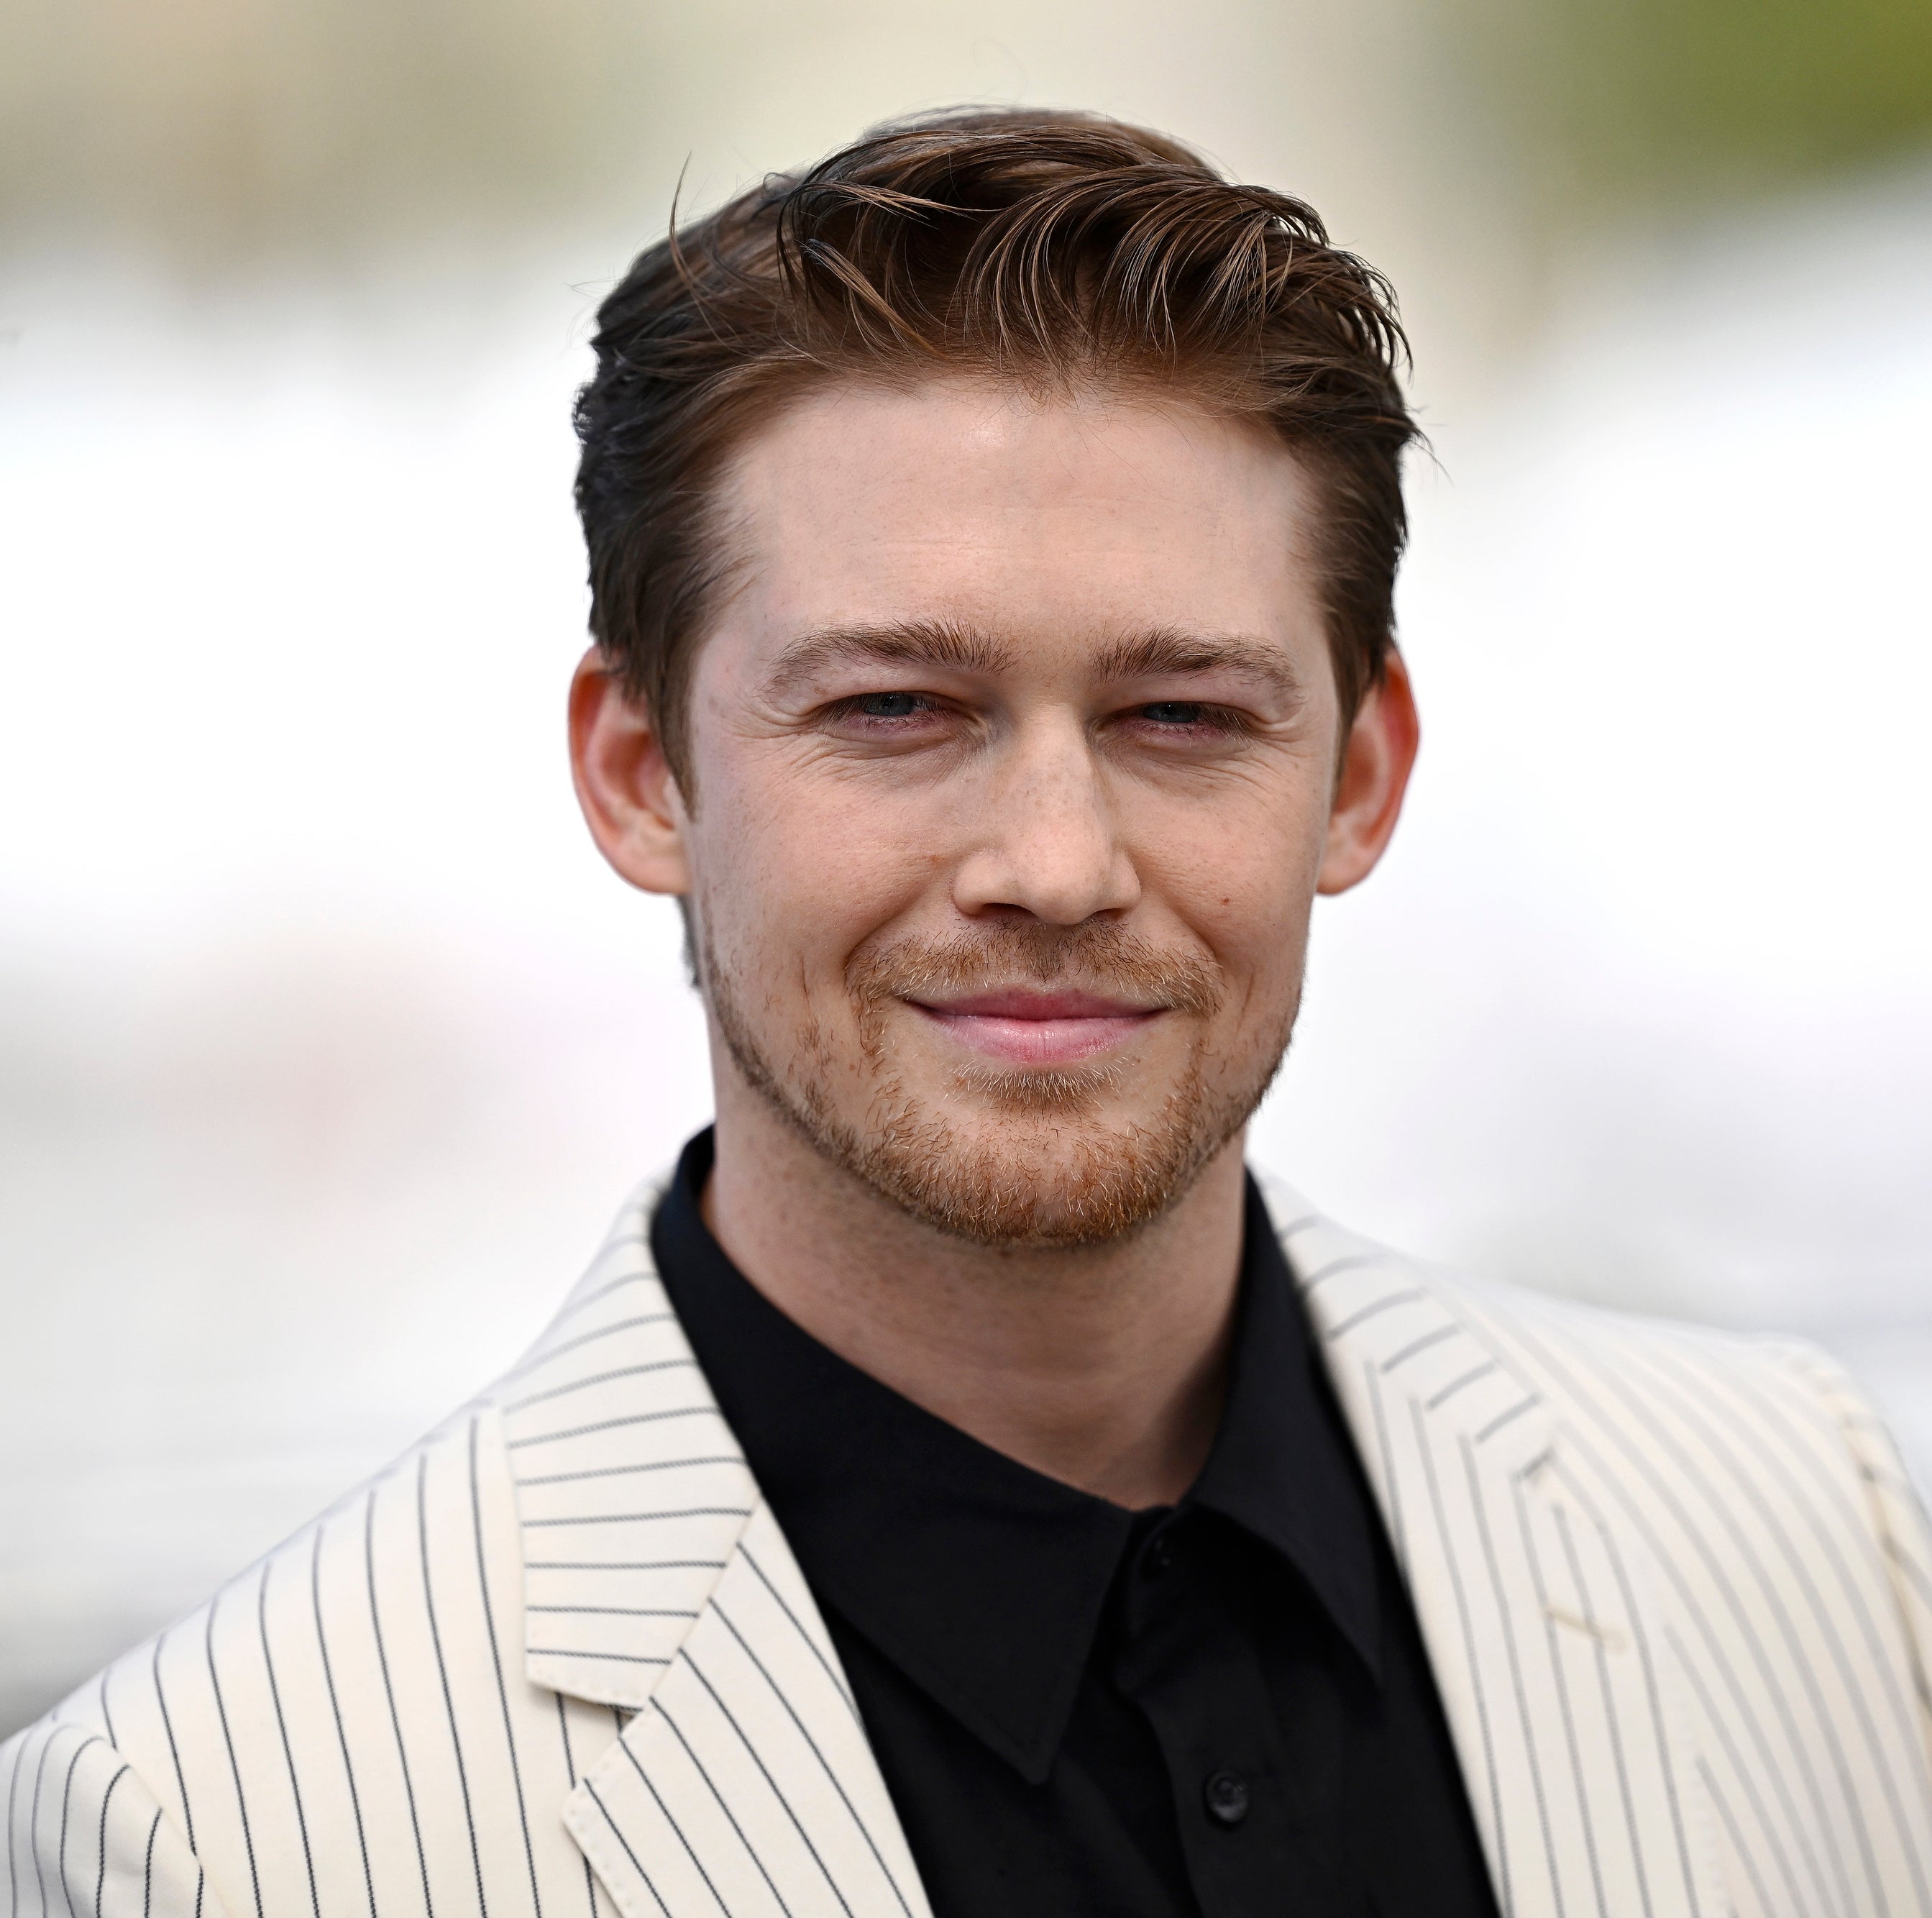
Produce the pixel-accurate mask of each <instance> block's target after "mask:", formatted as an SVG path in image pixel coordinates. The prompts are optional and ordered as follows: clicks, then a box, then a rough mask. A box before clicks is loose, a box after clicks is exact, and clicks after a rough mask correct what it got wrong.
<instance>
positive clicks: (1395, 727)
mask: <svg viewBox="0 0 1932 1918" xmlns="http://www.w3.org/2000/svg"><path fill="white" fill-rule="evenodd" d="M1421 738H1422V726H1421V721H1420V720H1419V719H1418V718H1417V716H1416V711H1415V692H1414V689H1412V687H1411V686H1410V685H1409V668H1407V667H1406V666H1405V665H1403V662H1402V658H1401V656H1400V654H1398V653H1391V654H1390V656H1389V660H1388V669H1387V671H1385V674H1384V675H1383V678H1382V684H1381V685H1380V686H1376V688H1375V689H1373V691H1372V692H1370V695H1369V696H1368V698H1367V699H1365V700H1364V701H1363V702H1362V709H1361V711H1360V712H1359V713H1357V714H1356V715H1355V725H1353V727H1352V728H1350V730H1349V743H1348V746H1347V749H1346V751H1345V752H1343V755H1342V770H1341V774H1340V777H1339V778H1338V779H1337V780H1336V782H1335V800H1334V806H1332V807H1331V809H1330V812H1329V815H1328V845H1327V848H1326V849H1325V851H1324V852H1323V854H1322V870H1321V872H1320V875H1319V877H1318V878H1317V879H1316V890H1317V891H1318V892H1323V893H1346V891H1347V890H1349V887H1351V886H1355V885H1358V884H1361V881H1363V880H1364V879H1366V878H1367V877H1368V876H1369V875H1370V873H1371V872H1373V871H1374V870H1375V868H1376V862H1377V861H1378V860H1379V859H1380V858H1381V857H1382V851H1383V849H1384V848H1385V847H1386V846H1387V845H1388V842H1389V840H1390V838H1391V836H1392V835H1393V834H1394V831H1395V822H1396V821H1397V818H1399V817H1400V815H1401V812H1402V800H1403V794H1404V793H1406V791H1408V790H1409V773H1410V772H1411V770H1412V769H1413V767H1415V751H1416V748H1417V746H1418V745H1420V744H1421Z"/></svg>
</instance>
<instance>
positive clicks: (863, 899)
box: [691, 759, 944, 991]
mask: <svg viewBox="0 0 1932 1918" xmlns="http://www.w3.org/2000/svg"><path fill="white" fill-rule="evenodd" d="M733 772H734V773H736V777H732V778H720V779H715V780H712V781H709V782H707V783H706V784H705V785H703V787H702V788H701V790H702V791H703V794H704V803H703V807H702V809H701V810H700V815H699V817H698V818H697V821H695V822H694V827H693V831H692V835H691V839H692V845H693V851H694V866H695V869H696V873H697V891H698V894H699V896H700V899H701V900H702V901H703V910H704V911H705V914H706V923H707V926H709V928H710V929H711V930H712V937H713V938H715V940H716V941H718V944H719V946H720V948H721V950H724V949H726V948H728V949H729V950H730V953H731V954H732V956H733V961H734V963H735V964H736V965H737V966H738V967H739V968H740V969H741V970H743V969H746V968H754V969H755V970H756V971H757V972H758V973H760V974H762V975H763V977H766V978H767V979H768V980H771V981H772V983H773V984H774V985H775V986H778V989H780V990H781V991H791V990H796V988H797V986H798V985H799V982H800V981H801V980H802V981H803V982H804V983H805V987H806V989H808V990H810V989H813V988H814V987H815V986H817V984H818V983H820V981H821V980H823V979H824V978H825V977H827V976H837V977H842V976H843V972H844V965H845V963H846V961H847V959H849V958H850V956H851V954H852V953H853V951H854V950H856V948H857V947H859V946H860V945H862V944H863V943H864V942H865V941H866V940H867V939H868V938H871V937H873V936H874V935H876V934H877V933H878V932H880V930H881V929H883V928H885V927H886V926H889V925H890V924H891V923H892V921H893V920H895V918H897V917H900V916H901V914H905V913H907V911H909V910H910V909H911V908H913V906H915V905H916V904H917V903H918V902H919V901H920V899H922V897H923V896H924V895H925V893H926V891H927V890H929V888H930V887H931V886H932V884H934V883H935V875H936V874H937V873H938V872H939V870H940V869H941V866H942V865H943V863H944V862H943V859H942V858H941V857H939V856H938V855H937V854H935V853H934V852H932V851H930V850H929V849H927V848H923V847H922V845H921V844H920V843H919V834H918V832H917V830H916V821H915V820H912V819H909V818H907V817H906V816H905V815H904V812H895V814H894V815H893V816H892V817H891V818H889V819H881V818H877V817H875V816H874V809H872V808H871V807H870V806H867V805H866V804H865V803H864V802H863V798H862V795H859V794H855V793H854V792H853V791H852V790H851V789H850V788H849V787H847V786H844V785H842V784H841V782H837V781H827V780H825V779H822V778H812V777H809V776H805V777H800V778H798V779H787V778H786V777H785V776H784V769H783V768H782V767H778V766H770V767H761V766H760V765H759V764H757V761H756V760H755V759H754V760H753V761H752V762H751V764H748V765H745V766H743V767H736V768H733Z"/></svg>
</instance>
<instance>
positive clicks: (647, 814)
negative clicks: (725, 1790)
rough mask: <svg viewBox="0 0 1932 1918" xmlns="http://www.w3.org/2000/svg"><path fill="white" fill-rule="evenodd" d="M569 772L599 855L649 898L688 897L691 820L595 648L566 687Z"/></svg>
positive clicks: (647, 719)
mask: <svg viewBox="0 0 1932 1918" xmlns="http://www.w3.org/2000/svg"><path fill="white" fill-rule="evenodd" d="M570 767H571V778H572V779H573V781H574V784H575V785H576V788H577V804H578V805H579V806H581V807H582V808H583V818H584V822H585V824H587V825H588V826H589V828H590V836H591V837H592V839H594V840H595V841H596V842H597V849H598V851H600V852H601V853H602V854H603V855H604V857H605V858H606V859H607V860H609V861H610V865H611V866H612V867H613V869H615V871H616V872H617V874H618V875H619V877H620V878H625V879H628V881H630V883H631V884H632V885H634V886H635V887H638V888H639V889H640V890H642V891H644V892H646V893H687V892H688V891H689V890H691V869H690V863H689V860H688V857H687V851H686V847H685V830H686V827H687V824H688V813H687V812H686V810H685V806H684V803H683V800H682V796H681V795H680V794H679V791H678V786H677V781H676V777H675V776H674V775H673V773H672V772H671V770H670V763H669V761H667V759H666V758H665V757H664V745H663V741H662V740H661V737H659V734H658V729H657V727H656V725H655V724H654V722H653V721H652V717H651V716H650V714H649V713H647V712H646V710H644V709H643V707H642V706H640V704H638V703H637V701H635V700H634V699H633V698H631V696H630V695H629V694H628V692H626V691H625V688H624V686H623V684H622V681H621V680H619V677H617V674H616V673H615V671H613V670H612V668H611V667H610V664H609V662H607V660H606V659H604V656H603V654H602V653H601V652H599V651H598V649H597V648H596V647H594V646H593V647H592V648H591V649H590V650H589V652H587V653H585V654H584V656H583V658H582V659H580V660H579V661H578V662H577V671H576V674H575V676H574V677H573V678H572V680H571V683H570Z"/></svg>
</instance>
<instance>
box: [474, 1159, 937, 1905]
mask: <svg viewBox="0 0 1932 1918" xmlns="http://www.w3.org/2000/svg"><path fill="white" fill-rule="evenodd" d="M657 1198H658V1188H657V1187H651V1188H649V1189H647V1190H644V1191H643V1192H640V1193H639V1194H638V1195H637V1196H636V1197H635V1198H634V1199H633V1200H632V1201H631V1203H630V1204H629V1205H627V1206H626V1207H625V1210H624V1211H623V1212H622V1214H620V1215H619V1219H618V1221H617V1223H616V1226H615V1228H614V1229H613V1231H612V1233H611V1235H610V1238H609V1240H608V1241H607V1242H606V1243H605V1244H604V1248H603V1250H601V1252H600V1253H599V1254H598V1257H597V1259H596V1260H595V1262H594V1263H593V1264H592V1266H591V1268H590V1270H589V1272H588V1273H586V1274H585V1276H584V1277H583V1280H582V1281H581V1282H580V1284H579V1285H578V1286H577V1289H576V1290H575V1291H574V1292H573V1293H572V1294H571V1297H570V1298H569V1300H568V1301H567V1302H566V1304H565V1307H564V1308H563V1310H562V1312H561V1313H559V1315H558V1316H557V1318H556V1319H555V1320H554V1321H553V1323H552V1324H551V1325H550V1328H549V1330H548V1331H546V1332H545V1333H544V1336H543V1337H542V1338H541V1340H538V1343H537V1344H536V1346H535V1347H534V1348H533V1349H532V1352H531V1353H530V1355H529V1357H527V1358H526V1359H525V1360H524V1361H523V1363H522V1364H520V1365H519V1366H518V1367H517V1369H516V1370H515V1371H514V1372H513V1373H511V1375H510V1377H509V1379H508V1380H507V1381H506V1382H505V1384H504V1385H503V1386H502V1387H501V1388H499V1394H498V1397H497V1403H498V1408H499V1412H500V1415H501V1417H502V1424H503V1433H504V1441H505V1447H506V1449H507V1454H508V1458H509V1460H510V1463H511V1475H512V1477H513V1478H514V1481H515V1483H516V1488H517V1514H518V1523H519V1526H520V1532H521V1538H522V1544H523V1571H524V1594H525V1605H524V1633H525V1649H524V1662H525V1669H526V1671H527V1673H528V1674H529V1678H530V1680H531V1682H532V1683H533V1684H536V1685H544V1686H547V1687H548V1688H550V1689H551V1690H553V1691H559V1692H562V1693H563V1694H565V1695H566V1696H568V1697H576V1698H581V1699H586V1700H592V1701H593V1702H598V1703H604V1704H608V1705H613V1706H618V1707H619V1708H624V1707H628V1708H630V1709H631V1711H632V1712H634V1716H633V1717H632V1718H631V1720H630V1721H629V1723H628V1724H627V1725H625V1727H624V1729H623V1730H622V1733H621V1734H620V1735H619V1736H618V1738H617V1739H616V1741H615V1742H614V1743H613V1744H612V1745H611V1746H610V1749H609V1750H608V1751H606V1752H605V1753H604V1754H603V1755H602V1757H600V1758H599V1759H598V1760H597V1762H596V1763H595V1764H593V1765H592V1766H591V1767H590V1768H589V1769H588V1770H587V1771H586V1773H585V1774H584V1775H583V1778H581V1779H580V1781H579V1782H578V1784H577V1787H576V1788H575V1790H574V1791H573V1792H572V1793H571V1795H570V1796H569V1798H568V1799H567V1800H566V1801H565V1807H564V1817H565V1823H567V1824H568V1826H569V1828H570V1829H571V1832H572V1834H573V1835H574V1836H575V1838H576V1839H577V1843H578V1844H579V1845H580V1846H581V1847H582V1848H583V1853H584V1855H585V1856H586V1858H587V1859H589V1862H590V1863H591V1865H592V1868H594V1869H595V1871H596V1872H597V1874H598V1877H599V1878H600V1879H601V1880H602V1882H603V1883H604V1888H605V1889H606V1890H607V1891H608V1892H609V1893H610V1895H611V1897H612V1898H613V1900H614V1901H616V1904H617V1907H618V1908H619V1910H620V1911H622V1912H623V1913H625V1914H626V1918H630V1914H633V1913H635V1914H643V1913H651V1914H653V1918H655V1914H658V1913H670V1914H671V1918H686V1914H691V1918H698V1914H701V1913H715V1912H716V1911H717V1910H718V1908H719V1907H720V1905H721V1906H722V1907H724V1909H726V1910H729V1911H730V1913H732V1918H749V1914H751V1913H764V1912H769V1913H773V1914H775V1915H776V1918H817V1914H820V1913H823V1914H825V1915H826V1918H833V1915H834V1914H837V1915H838V1918H928V1907H927V1905H926V1898H925V1893H924V1892H923V1890H922V1888H921V1886H920V1884H919V1877H918V1874H917V1872H916V1870H915V1869H914V1868H913V1862H912V1857H911V1854H910V1851H909V1850H907V1846H906V1843H905V1839H904V1835H903V1834H902V1833H901V1831H900V1829H899V1826H898V1819H897V1817H896V1816H895V1814H894V1812H893V1810H892V1802H891V1800H890V1799H889V1796H887V1794H886V1788H885V1784H884V1782H883V1779H882V1778H880V1775H879V1771H878V1766H877V1763H876V1761H875V1760H874V1758H873V1757H872V1754H871V1749H870V1748H869V1746H868V1745H867V1743H866V1742H865V1734H864V1733H863V1731H862V1730H861V1728H860V1726H859V1718H858V1714H857V1711H856V1708H855V1707H854V1706H853V1703H852V1700H851V1696H850V1691H849V1688H847V1684H846V1682H845V1678H844V1673H843V1672H842V1671H841V1670H840V1667H839V1664H838V1654H837V1652H835V1649H833V1646H832V1641H831V1640H830V1637H829V1635H828V1634H826V1629H825V1626H824V1623H823V1620H822V1619H820V1617H819V1615H818V1611H817V1607H816V1606H815V1605H814V1603H813V1601H812V1598H811V1592H809V1590H808V1589H807V1587H806V1586H805V1580H804V1578H803V1577H802V1574H800V1573H799V1570H798V1568H797V1566H796V1565H795V1564H794V1562H793V1559H792V1556H791V1553H790V1548H789V1547H787V1544H785V1541H784V1537H783V1535H782V1534H781V1532H780V1531H779V1529H778V1524H777V1522H776V1520H775V1519H774V1518H773V1517H772V1515H771V1513H770V1511H769V1508H767V1507H766V1505H765V1504H764V1502H763V1498H762V1497H761V1496H760V1493H759V1491H758V1489H757V1484H756V1482H755V1481H754V1479H753V1478H752V1475H751V1469H750V1468H749V1466H748V1465H747V1464H746V1463H745V1457H744V1454H743V1452H742V1450H741V1449H740V1448H739V1445H738V1443H737V1441H736V1439H735V1438H734V1437H733V1436H732V1433H731V1432H730V1428H729V1427H728V1426H727V1425H726V1424H725V1422H724V1417H723V1415H722V1414H721V1412H719V1411H718V1406H717V1403H716V1401H715V1399H714V1398H713V1397H712V1394H711V1391H710V1388H709V1386H708V1385H706V1382H705V1380H704V1376H703V1373H701V1372H700V1370H699V1369H698V1367H697V1362H696V1361H695V1359H694V1357H693V1356H692V1354H691V1347H690V1346H689V1344H688V1342H687V1341H686V1340H685V1336H684V1334H683V1331H682V1328H680V1327H679V1325H678V1322H677V1319H676V1314H675V1313H673V1310H672V1309H671V1306H670V1299H669V1298H668V1297H667V1295H666V1293H665V1292H664V1287H663V1286H662V1285H661V1283H659V1281H658V1277H657V1274H656V1271H655V1268H654V1267H653V1266H652V1261H651V1256H650V1245H649V1221H650V1216H651V1214H652V1211H653V1209H654V1208H655V1204H656V1201H657Z"/></svg>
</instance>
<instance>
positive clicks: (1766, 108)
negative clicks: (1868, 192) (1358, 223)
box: [1443, 0, 1932, 210]
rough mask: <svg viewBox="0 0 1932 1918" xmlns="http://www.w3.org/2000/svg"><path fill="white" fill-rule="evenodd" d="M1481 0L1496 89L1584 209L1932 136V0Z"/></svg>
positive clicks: (1742, 181) (1536, 158) (1451, 2)
mask: <svg viewBox="0 0 1932 1918" xmlns="http://www.w3.org/2000/svg"><path fill="white" fill-rule="evenodd" d="M1476 3H1477V5H1478V6H1479V7H1480V8H1481V10H1482V11H1481V12H1480V13H1479V14H1472V16H1470V19H1471V23H1472V26H1473V28H1474V33H1473V35H1472V39H1471V40H1470V41H1469V43H1468V44H1469V47H1470V49H1471V50H1472V52H1474V53H1475V54H1476V56H1477V60H1476V65H1477V66H1478V68H1479V69H1481V70H1485V71H1487V79H1488V85H1487V88H1486V89H1485V90H1486V91H1487V92H1489V93H1490V96H1491V98H1493V101H1494V102H1495V104H1496V107H1497V109H1498V110H1499V111H1500V112H1502V113H1504V114H1505V115H1506V116H1508V118H1509V119H1510V120H1511V122H1514V125H1516V127H1517V129H1518V130H1519V134H1520V138H1521V140H1522V141H1523V150H1524V153H1525V156H1526V160H1527V161H1528V162H1529V165H1530V166H1531V167H1532V169H1533V170H1536V171H1538V173H1540V174H1541V185H1542V187H1543V188H1544V197H1546V199H1547V200H1555V201H1567V202H1568V203H1570V204H1571V206H1572V207H1573V209H1574V206H1576V204H1577V203H1578V202H1579V201H1580V202H1582V203H1584V204H1586V205H1591V206H1597V207H1600V208H1602V209H1606V210H1616V209H1621V208H1625V207H1628V206H1631V203H1637V206H1639V207H1642V206H1645V205H1655V203H1658V202H1660V201H1663V202H1672V201H1680V200H1685V199H1687V198H1688V199H1691V200H1703V199H1708V198H1710V197H1734V196H1737V195H1740V194H1752V193H1756V192H1760V191H1764V190H1766V189H1776V188H1780V187H1783V186H1787V185H1790V184H1792V183H1793V182H1796V181H1798V180H1801V179H1805V178H1808V177H1810V176H1816V175H1819V174H1821V173H1834V172H1838V171H1842V170H1848V169H1850V168H1853V167H1859V166H1861V165H1865V164H1872V163H1875V162H1883V161H1887V160H1890V159H1892V158H1895V157H1897V156H1898V155H1902V154H1904V153H1908V152H1911V151H1912V150H1913V149H1917V148H1921V147H1924V146H1928V145H1932V0H1476ZM1456 13H1457V0H1448V11H1447V13H1446V14H1445V16H1443V18H1444V20H1445V25H1448V26H1450V27H1451V32H1452V33H1453V32H1454V19H1455V14H1456Z"/></svg>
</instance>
